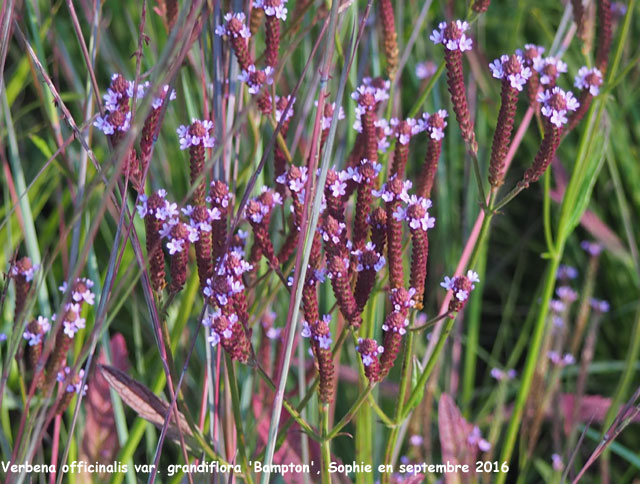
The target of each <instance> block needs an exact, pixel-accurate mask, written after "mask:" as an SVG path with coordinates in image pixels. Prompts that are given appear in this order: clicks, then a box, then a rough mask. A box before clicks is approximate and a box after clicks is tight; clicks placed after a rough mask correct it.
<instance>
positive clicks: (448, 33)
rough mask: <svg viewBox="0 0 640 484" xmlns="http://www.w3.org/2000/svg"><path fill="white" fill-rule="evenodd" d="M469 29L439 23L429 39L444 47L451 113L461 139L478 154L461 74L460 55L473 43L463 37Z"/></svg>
mask: <svg viewBox="0 0 640 484" xmlns="http://www.w3.org/2000/svg"><path fill="white" fill-rule="evenodd" d="M468 28H469V24H468V23H467V22H464V21H461V20H455V21H452V22H450V23H448V24H447V23H446V22H441V23H440V25H439V26H438V30H434V31H433V33H432V34H431V37H430V39H431V40H432V41H433V42H434V43H435V44H443V45H444V60H445V64H446V67H447V85H448V86H449V93H450V94H451V103H452V104H453V111H454V112H455V113H456V119H457V121H458V124H459V125H460V131H461V133H462V138H463V139H464V140H465V141H466V142H467V144H468V145H469V147H470V148H471V150H472V151H473V152H474V153H477V152H478V143H477V142H476V134H475V131H474V128H473V121H472V120H471V113H470V111H469V104H468V103H467V93H466V89H465V86H464V75H463V73H462V53H463V52H464V51H467V50H471V47H472V45H473V41H472V40H471V38H470V37H467V36H466V35H465V33H464V32H465V31H466V30H467V29H468Z"/></svg>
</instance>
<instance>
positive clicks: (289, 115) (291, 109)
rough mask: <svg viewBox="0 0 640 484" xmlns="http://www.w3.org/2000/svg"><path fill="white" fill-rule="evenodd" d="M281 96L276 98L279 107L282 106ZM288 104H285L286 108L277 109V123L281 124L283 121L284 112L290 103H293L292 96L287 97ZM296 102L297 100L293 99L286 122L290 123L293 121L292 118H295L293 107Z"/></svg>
mask: <svg viewBox="0 0 640 484" xmlns="http://www.w3.org/2000/svg"><path fill="white" fill-rule="evenodd" d="M280 99H281V98H280V96H276V106H279V105H280V104H279V103H280ZM286 99H287V102H286V103H285V104H284V107H283V108H282V109H278V108H277V107H276V122H278V123H279V122H280V120H281V119H282V113H283V112H284V108H285V107H287V105H288V104H289V102H290V101H291V96H287V97H286ZM295 102H296V98H295V97H294V98H293V103H292V104H291V107H290V108H289V110H288V111H287V117H286V118H285V121H288V120H289V119H291V116H293V105H294V104H295ZM316 103H317V101H316Z"/></svg>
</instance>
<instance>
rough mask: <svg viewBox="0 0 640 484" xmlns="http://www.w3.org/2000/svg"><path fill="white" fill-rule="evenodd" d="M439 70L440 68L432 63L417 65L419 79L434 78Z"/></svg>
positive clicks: (426, 62) (425, 62)
mask: <svg viewBox="0 0 640 484" xmlns="http://www.w3.org/2000/svg"><path fill="white" fill-rule="evenodd" d="M437 70H438V66H436V65H435V63H433V62H431V61H424V62H419V63H418V64H417V65H416V77H417V78H418V79H427V78H429V77H431V76H433V75H434V74H435V73H436V71H437Z"/></svg>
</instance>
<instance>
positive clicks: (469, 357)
mask: <svg viewBox="0 0 640 484" xmlns="http://www.w3.org/2000/svg"><path fill="white" fill-rule="evenodd" d="M488 245H489V244H488V243H487V240H486V238H485V239H484V240H483V241H482V245H481V246H480V250H479V251H478V253H479V254H480V255H479V258H478V263H477V266H476V267H474V269H475V271H476V272H477V273H478V275H479V277H480V281H484V277H485V276H484V274H485V268H486V265H487V247H488ZM478 286H479V287H478ZM483 288H484V284H483V283H482V282H481V283H480V284H476V288H475V289H474V291H473V292H472V293H471V298H470V301H469V309H468V310H467V315H468V317H467V343H466V350H465V357H464V372H463V375H462V394H461V401H460V403H461V406H462V409H463V412H464V413H465V415H466V416H467V417H468V416H469V415H468V413H469V406H470V404H471V399H472V397H473V394H474V382H475V379H476V362H477V359H478V347H479V346H480V342H479V341H480V320H481V319H482V290H483Z"/></svg>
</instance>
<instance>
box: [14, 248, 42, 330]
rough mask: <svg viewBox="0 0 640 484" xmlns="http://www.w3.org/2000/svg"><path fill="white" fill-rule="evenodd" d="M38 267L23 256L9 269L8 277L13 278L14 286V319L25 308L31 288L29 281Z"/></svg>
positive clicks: (17, 318)
mask: <svg viewBox="0 0 640 484" xmlns="http://www.w3.org/2000/svg"><path fill="white" fill-rule="evenodd" d="M39 268H40V266H39V265H38V264H33V263H32V262H31V259H30V258H29V257H23V258H21V259H19V260H18V261H16V262H15V263H14V264H13V265H12V266H11V269H9V277H10V278H11V279H13V280H14V282H15V288H16V298H15V299H16V305H15V308H14V320H15V322H16V323H18V321H19V320H20V315H21V314H22V311H23V310H24V308H25V305H26V302H27V296H28V294H29V290H30V289H31V281H33V277H34V275H35V273H36V271H37V270H38V269H39Z"/></svg>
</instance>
